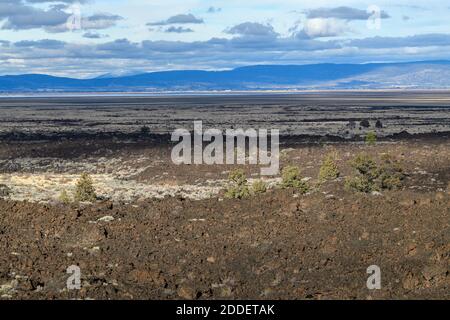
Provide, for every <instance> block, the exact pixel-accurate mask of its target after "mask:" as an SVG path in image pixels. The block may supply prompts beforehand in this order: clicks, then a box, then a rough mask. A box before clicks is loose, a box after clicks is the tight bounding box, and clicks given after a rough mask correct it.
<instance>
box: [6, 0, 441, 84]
mask: <svg viewBox="0 0 450 320" xmlns="http://www.w3.org/2000/svg"><path fill="white" fill-rule="evenodd" d="M449 17H450V3H447V4H446V3H445V1H442V0H427V1H422V0H420V1H419V0H416V1H415V0H398V1H392V0H370V1H354V0H344V1H325V0H301V1H300V0H245V1H243V0H126V1H125V0H78V1H75V0H59V1H58V0H0V74H2V75H4V74H24V73H44V74H51V75H59V76H71V77H78V78H85V77H95V76H98V75H102V74H113V75H120V74H128V73H138V72H150V71H160V70H175V69H204V70H222V69H229V68H234V67H238V66H244V65H254V64H308V63H319V62H335V63H342V62H346V63H366V62H387V61H415V60H436V59H449V58H450V19H449Z"/></svg>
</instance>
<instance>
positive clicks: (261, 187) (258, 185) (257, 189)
mask: <svg viewBox="0 0 450 320" xmlns="http://www.w3.org/2000/svg"><path fill="white" fill-rule="evenodd" d="M252 191H253V193H255V194H258V193H265V192H266V191H267V183H265V182H264V181H262V180H257V181H255V182H253V185H252Z"/></svg>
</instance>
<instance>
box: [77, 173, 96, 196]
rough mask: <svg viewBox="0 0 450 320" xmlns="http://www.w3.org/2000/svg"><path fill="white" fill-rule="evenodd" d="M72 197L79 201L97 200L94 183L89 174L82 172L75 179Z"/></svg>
mask: <svg viewBox="0 0 450 320" xmlns="http://www.w3.org/2000/svg"><path fill="white" fill-rule="evenodd" d="M74 199H75V201H80V202H94V201H95V200H97V195H96V193H95V188H94V183H93V181H92V178H91V176H90V175H89V174H87V173H83V174H82V175H81V177H80V179H79V180H78V181H77V185H76V190H75V195H74Z"/></svg>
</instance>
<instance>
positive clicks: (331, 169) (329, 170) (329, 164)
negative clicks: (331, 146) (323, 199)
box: [319, 154, 341, 181]
mask: <svg viewBox="0 0 450 320" xmlns="http://www.w3.org/2000/svg"><path fill="white" fill-rule="evenodd" d="M340 174H341V173H340V171H339V169H338V166H337V164H336V161H335V157H334V156H333V155H332V154H330V155H328V156H326V157H325V159H324V161H323V163H322V166H321V167H320V171H319V180H320V181H326V180H333V179H336V178H338V177H339V175H340Z"/></svg>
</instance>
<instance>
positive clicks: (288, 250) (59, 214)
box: [0, 137, 450, 299]
mask: <svg viewBox="0 0 450 320" xmlns="http://www.w3.org/2000/svg"><path fill="white" fill-rule="evenodd" d="M449 143H450V140H449V139H448V137H440V138H437V137H436V138H426V139H410V140H396V141H384V142H379V143H378V144H377V145H375V146H366V145H364V144H361V143H350V142H349V143H316V144H296V145H292V146H287V145H284V146H283V148H282V149H283V151H282V158H281V165H282V167H284V166H287V165H297V166H299V167H300V168H301V169H302V175H303V176H304V177H307V178H309V183H311V184H312V185H314V184H315V183H316V180H317V174H318V171H319V168H320V164H321V161H322V160H323V158H324V156H325V155H326V154H328V153H330V152H335V153H336V154H337V155H338V157H337V163H338V166H339V168H340V170H341V173H342V174H341V178H339V179H336V180H334V181H330V182H327V183H325V184H323V185H321V186H320V187H317V188H314V189H313V191H312V192H310V193H308V194H306V195H299V194H297V193H296V192H295V190H291V189H287V190H281V189H278V188H272V189H270V190H268V192H266V193H265V194H261V195H255V196H252V197H250V198H248V199H243V200H231V199H225V198H224V197H223V195H222V193H221V192H219V193H218V194H213V195H211V196H209V197H206V198H204V199H202V200H193V199H190V198H189V197H184V196H181V195H175V196H165V197H163V198H160V199H155V198H154V197H146V196H145V194H144V195H142V194H140V195H139V197H135V198H130V199H128V200H120V198H111V199H108V198H104V199H102V200H99V201H98V202H96V203H94V204H70V205H63V204H61V203H58V202H57V201H18V200H14V199H13V198H8V197H5V198H4V199H3V200H0V213H1V214H0V296H1V298H2V299H67V298H69V299H78V298H80V299H383V298H388V299H415V298H425V299H450V184H449V181H450V144H449ZM359 152H367V153H369V154H371V155H373V156H374V157H379V156H380V155H381V154H383V153H388V154H391V155H393V156H395V157H396V158H397V159H398V160H400V161H401V162H402V165H403V166H404V170H405V173H406V175H407V177H406V180H405V181H404V185H403V188H402V190H399V191H383V192H381V194H360V193H354V192H351V191H348V190H346V189H345V188H344V178H345V177H346V176H348V175H351V174H352V171H351V168H350V167H349V165H348V161H349V160H350V159H352V158H353V157H354V156H355V155H356V154H357V153H359ZM169 156H170V148H169V147H168V146H161V145H155V144H154V143H153V142H152V143H144V142H141V143H137V142H136V143H131V142H129V141H117V140H103V141H100V140H95V141H90V140H74V141H62V142H45V141H44V142H42V141H41V142H33V143H32V142H29V143H20V142H3V143H2V144H1V145H0V160H2V162H1V163H0V168H1V172H2V173H3V174H10V175H11V174H12V175H14V174H19V173H24V172H25V173H27V174H31V173H32V174H42V176H45V175H46V174H48V173H49V172H53V173H55V172H56V173H58V172H60V173H61V172H65V168H64V167H63V168H61V167H58V166H56V165H54V163H55V161H56V160H55V159H58V161H63V160H70V161H72V162H74V163H78V164H79V163H84V162H83V161H84V160H86V158H87V157H92V159H91V158H89V159H88V160H89V161H90V162H92V163H93V164H94V165H93V166H92V167H89V168H87V169H89V170H88V171H89V172H90V173H92V174H96V173H104V171H105V172H106V171H108V170H109V169H111V168H112V169H111V170H113V169H114V166H115V162H113V163H111V164H109V165H111V168H108V164H107V163H106V162H105V161H104V160H101V161H100V160H99V159H104V158H107V159H111V158H117V159H121V158H122V157H124V158H126V159H132V160H133V159H135V160H136V161H134V162H133V161H131V160H130V161H131V162H130V163H129V164H128V165H129V168H131V169H133V170H134V169H139V170H134V171H133V176H129V177H124V178H123V177H122V178H123V179H124V180H129V181H137V182H139V183H141V184H157V185H160V184H161V185H162V184H164V185H168V184H178V185H179V184H187V183H189V184H195V185H203V184H205V183H206V181H211V180H212V181H221V180H224V179H226V177H227V175H228V173H229V172H230V170H231V169H233V168H231V167H229V166H197V167H195V168H194V167H193V166H175V165H174V164H172V163H171V162H170V159H169ZM43 158H50V159H53V160H52V161H53V162H52V161H51V163H50V164H49V163H48V162H45V161H44V162H42V163H41V162H39V161H41V160H42V159H43ZM18 159H22V160H23V162H20V163H19V164H18V162H17V161H18ZM30 159H34V160H33V161H35V162H33V163H34V164H36V163H38V164H40V165H35V166H32V167H27V166H26V165H25V164H26V161H31V160H30ZM36 159H38V160H36ZM39 159H41V160H39ZM139 159H140V160H139ZM142 159H144V160H142ZM46 161H47V160H46ZM58 163H60V162H58ZM105 163H106V164H105ZM65 164H66V165H67V163H65ZM71 166H72V164H71ZM27 168H28V169H27ZM55 168H57V169H55ZM58 168H59V169H58ZM71 168H72V167H71ZM77 168H79V169H77ZM131 169H129V170H131ZM141 169H142V170H141ZM58 170H59V171H58ZM71 170H73V172H74V173H79V172H77V170H83V171H84V170H86V166H81V167H80V166H75V165H73V168H72V169H71ZM123 170H124V171H126V170H128V169H127V168H124V169H123ZM245 170H246V173H247V175H248V177H255V178H258V177H257V172H258V171H259V170H258V168H255V167H245ZM113 171H114V170H113ZM11 181H13V180H11ZM14 181H15V180H14ZM17 190H19V189H17ZM44 191H45V190H42V192H44ZM36 192H38V191H36ZM49 194H50V193H49ZM71 265H77V266H79V267H80V270H81V279H82V283H81V289H80V290H68V289H67V287H66V281H67V279H68V277H69V276H70V275H69V274H67V273H66V270H67V268H68V267H69V266H71ZM371 265H377V266H379V267H380V268H381V280H382V288H381V290H368V289H367V286H366V281H367V278H368V276H369V275H368V274H367V272H366V270H367V268H368V267H369V266H371Z"/></svg>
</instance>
